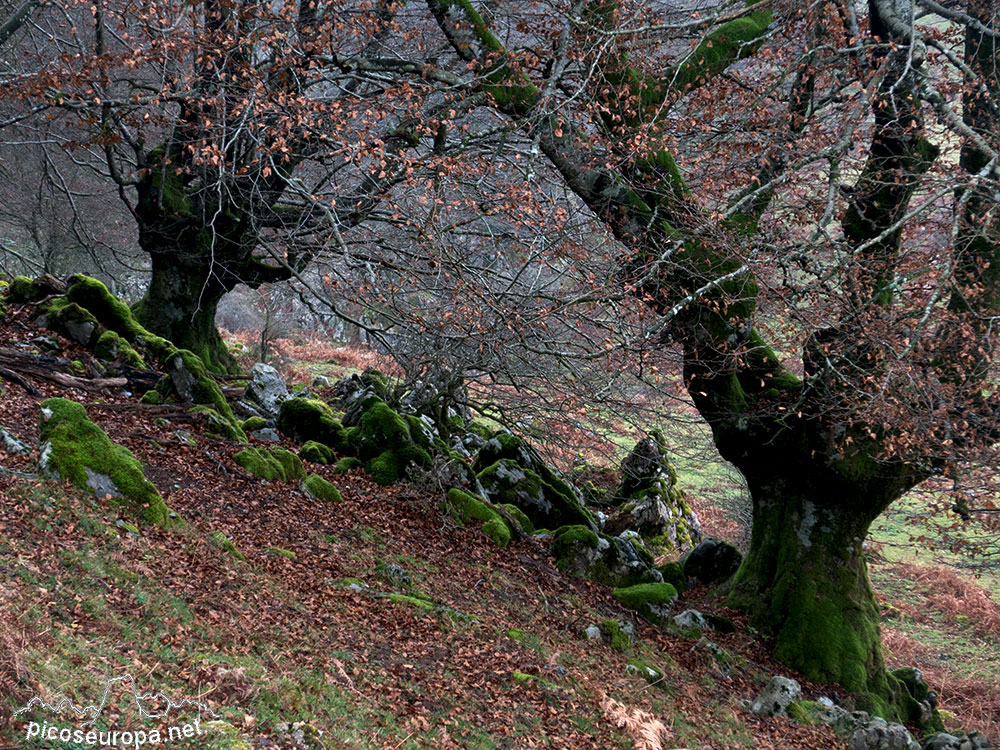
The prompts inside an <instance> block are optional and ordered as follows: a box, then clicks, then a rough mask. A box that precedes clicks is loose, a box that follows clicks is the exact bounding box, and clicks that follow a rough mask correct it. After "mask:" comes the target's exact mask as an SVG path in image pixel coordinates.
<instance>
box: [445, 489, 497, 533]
mask: <svg viewBox="0 0 1000 750" xmlns="http://www.w3.org/2000/svg"><path fill="white" fill-rule="evenodd" d="M448 502H449V503H450V504H451V512H452V515H454V516H455V517H456V518H457V519H458V520H460V521H461V522H462V523H468V522H469V521H472V520H475V521H482V522H483V532H484V533H485V534H486V535H487V536H488V537H489V538H490V539H492V540H493V541H494V542H496V543H497V545H499V546H500V547H506V546H507V545H508V544H510V540H511V530H510V527H509V526H508V525H507V521H506V520H505V519H504V518H503V516H501V515H500V514H499V513H497V511H496V509H495V508H493V507H492V506H491V505H490V504H489V503H488V502H486V501H485V500H483V499H482V498H478V497H476V496H475V495H472V494H470V493H468V492H466V491H465V490H461V489H458V488H457V487H456V488H452V489H450V490H448Z"/></svg>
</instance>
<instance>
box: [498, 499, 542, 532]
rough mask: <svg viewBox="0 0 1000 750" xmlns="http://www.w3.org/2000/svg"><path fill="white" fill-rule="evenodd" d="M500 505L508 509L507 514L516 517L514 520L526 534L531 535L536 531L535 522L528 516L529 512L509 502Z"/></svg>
mask: <svg viewBox="0 0 1000 750" xmlns="http://www.w3.org/2000/svg"><path fill="white" fill-rule="evenodd" d="M500 507H502V508H503V509H504V510H505V511H507V515H509V516H510V517H511V518H512V519H514V522H515V523H516V524H517V525H518V526H519V527H520V528H521V533H522V534H524V535H525V536H531V535H532V534H534V533H535V524H533V523H532V522H531V519H530V518H528V516H527V514H526V513H525V512H524V511H523V510H521V509H520V508H518V507H517V506H516V505H510V504H509V503H508V504H507V505H502V506H500Z"/></svg>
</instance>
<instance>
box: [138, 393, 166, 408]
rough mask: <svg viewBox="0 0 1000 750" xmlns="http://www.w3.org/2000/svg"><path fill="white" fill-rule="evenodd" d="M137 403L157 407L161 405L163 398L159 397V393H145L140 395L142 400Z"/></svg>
mask: <svg viewBox="0 0 1000 750" xmlns="http://www.w3.org/2000/svg"><path fill="white" fill-rule="evenodd" d="M139 401H141V402H142V403H144V404H153V405H158V404H162V403H163V396H161V395H160V392H159V391H146V392H145V393H143V394H142V398H140V399H139Z"/></svg>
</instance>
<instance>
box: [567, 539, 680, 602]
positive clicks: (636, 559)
mask: <svg viewBox="0 0 1000 750" xmlns="http://www.w3.org/2000/svg"><path fill="white" fill-rule="evenodd" d="M552 554H553V556H554V557H555V558H556V567H557V568H559V570H561V571H562V572H563V573H566V574H567V575H571V576H576V577H577V578H586V579H587V580H589V581H596V582H597V583H603V584H604V585H606V586H612V587H616V588H620V587H626V586H632V585H635V584H639V583H660V582H661V581H662V580H663V578H662V576H661V575H660V572H659V571H658V570H656V568H655V567H653V558H652V556H651V555H650V554H649V553H648V552H646V550H645V549H643V548H642V547H641V546H638V545H636V544H635V543H634V542H633V541H631V540H628V539H622V538H620V537H609V536H607V535H606V534H600V533H598V532H596V531H594V530H593V529H590V528H588V527H586V526H583V525H581V524H576V525H572V526H563V527H560V528H559V529H557V530H556V532H555V534H554V535H553V538H552ZM675 591H676V589H675Z"/></svg>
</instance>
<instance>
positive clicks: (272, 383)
mask: <svg viewBox="0 0 1000 750" xmlns="http://www.w3.org/2000/svg"><path fill="white" fill-rule="evenodd" d="M246 398H247V399H249V400H250V401H252V402H253V403H255V404H257V405H258V406H260V408H261V410H262V411H263V413H264V414H265V415H266V416H268V417H277V416H278V414H279V413H280V412H281V402H282V401H285V400H287V399H288V386H287V385H285V381H284V380H283V379H282V377H281V375H279V374H278V371H277V370H276V369H274V368H273V367H271V365H266V364H264V363H263V362H257V363H256V364H254V366H253V367H251V368H250V383H249V384H248V385H247V390H246Z"/></svg>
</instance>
